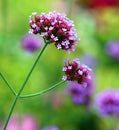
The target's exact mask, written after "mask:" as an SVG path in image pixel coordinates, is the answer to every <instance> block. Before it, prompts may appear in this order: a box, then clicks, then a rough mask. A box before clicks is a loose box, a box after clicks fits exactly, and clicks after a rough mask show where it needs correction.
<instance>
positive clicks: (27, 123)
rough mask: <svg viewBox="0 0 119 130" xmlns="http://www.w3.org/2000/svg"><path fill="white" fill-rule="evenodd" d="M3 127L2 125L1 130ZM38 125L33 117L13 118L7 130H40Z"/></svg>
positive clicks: (16, 116) (17, 116)
mask: <svg viewBox="0 0 119 130" xmlns="http://www.w3.org/2000/svg"><path fill="white" fill-rule="evenodd" d="M2 127H3V125H1V127H0V130H2ZM38 129H39V128H38V123H37V121H36V119H35V118H34V117H33V116H31V115H27V116H22V115H21V116H19V115H15V116H13V117H12V118H11V119H10V121H9V123H8V126H7V129H6V130H38Z"/></svg>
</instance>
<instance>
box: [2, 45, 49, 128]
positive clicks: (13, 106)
mask: <svg viewBox="0 0 119 130" xmlns="http://www.w3.org/2000/svg"><path fill="white" fill-rule="evenodd" d="M47 45H48V44H47V43H45V46H44V47H43V49H42V50H41V52H40V54H39V55H38V57H37V59H36V60H35V62H34V64H33V66H32V68H31V69H30V71H29V73H28V75H27V77H26V79H25V81H24V83H23V85H22V86H21V88H20V90H19V92H18V94H17V95H16V97H15V99H14V102H13V104H12V106H11V109H10V111H9V114H8V117H7V119H6V122H5V125H4V130H6V128H7V125H8V122H9V120H10V117H11V115H12V113H13V110H14V108H15V106H16V103H17V101H18V98H19V96H20V94H21V92H22V91H23V89H24V87H25V85H26V83H27V81H28V79H29V78H30V75H31V73H32V72H33V70H34V68H35V66H36V64H37V62H38V60H39V59H40V57H41V55H42V54H43V52H44V50H45V48H46V46H47Z"/></svg>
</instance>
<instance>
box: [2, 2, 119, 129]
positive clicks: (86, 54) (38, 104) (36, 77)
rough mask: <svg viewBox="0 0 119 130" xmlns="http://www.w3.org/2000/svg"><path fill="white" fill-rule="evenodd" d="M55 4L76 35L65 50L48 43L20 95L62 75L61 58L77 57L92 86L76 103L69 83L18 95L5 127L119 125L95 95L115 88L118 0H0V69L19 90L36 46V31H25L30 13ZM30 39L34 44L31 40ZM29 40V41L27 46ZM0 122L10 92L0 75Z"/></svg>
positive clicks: (39, 41) (38, 41)
mask: <svg viewBox="0 0 119 130" xmlns="http://www.w3.org/2000/svg"><path fill="white" fill-rule="evenodd" d="M54 10H56V11H57V12H60V13H66V14H67V16H68V17H69V18H70V19H71V20H73V21H74V24H75V28H76V31H77V33H78V36H79V37H80V39H81V40H80V41H79V43H78V45H77V46H76V51H75V52H73V53H70V54H67V53H66V52H64V51H59V50H57V49H56V47H55V46H54V45H53V44H51V45H49V46H48V47H47V49H46V51H45V53H44V54H43V55H42V57H41V59H40V61H39V62H38V64H37V66H36V68H35V70H34V71H33V73H32V75H31V77H30V79H29V81H28V83H27V85H26V87H25V89H24V91H23V92H22V95H23V94H24V95H25V94H31V93H35V92H38V91H41V90H44V89H46V88H48V87H50V86H52V85H54V84H55V83H57V82H59V81H61V79H62V75H63V72H62V67H63V61H64V59H65V58H71V59H73V58H79V59H80V61H81V63H85V64H86V65H88V66H89V67H90V68H92V70H93V81H92V82H93V83H92V84H93V91H92V92H91V94H89V96H88V98H87V100H90V101H89V104H88V106H87V105H86V104H85V103H76V102H73V100H72V95H71V94H70V93H68V92H67V91H69V89H68V84H63V85H61V86H59V87H58V88H57V89H55V90H53V91H51V92H49V93H46V94H44V95H42V96H38V97H33V98H29V99H20V100H19V101H18V103H17V105H16V107H15V110H14V113H13V115H12V119H11V121H10V123H9V128H8V130H19V127H20V129H22V130H118V125H119V124H118V122H119V120H118V118H119V117H116V118H115V117H112V116H108V117H102V115H101V114H99V112H98V110H97V108H96V105H95V99H96V95H97V94H98V93H100V92H102V91H104V90H107V89H116V90H117V91H118V90H119V76H118V74H119V1H118V0H45V1H44V0H34V1H32V2H31V1H29V0H16V1H14V0H0V72H2V73H3V74H4V75H5V77H6V79H7V80H8V81H9V83H10V84H11V85H12V86H13V88H14V89H15V91H16V92H18V90H19V88H20V86H21V85H22V83H23V81H24V79H25V78H26V76H27V74H28V72H29V70H30V68H31V66H32V64H33V62H34V60H35V59H36V57H37V55H38V53H39V51H40V49H41V47H42V46H43V45H44V43H43V39H42V38H41V37H40V36H38V35H37V36H34V35H33V36H31V35H29V34H28V31H29V29H30V27H29V16H30V15H31V14H32V13H33V12H37V13H38V14H40V13H42V12H45V13H48V12H50V11H54ZM31 41H32V43H34V46H32V44H31V43H30V42H31ZM31 46H32V47H31ZM0 88H1V91H0V99H1V100H0V124H1V127H2V124H3V123H4V120H5V118H6V116H7V115H8V112H9V109H10V106H11V104H12V102H13V99H14V96H13V95H12V93H11V92H10V90H9V89H8V87H7V86H6V84H5V83H4V81H3V80H2V78H0Z"/></svg>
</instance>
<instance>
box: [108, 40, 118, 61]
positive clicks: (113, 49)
mask: <svg viewBox="0 0 119 130" xmlns="http://www.w3.org/2000/svg"><path fill="white" fill-rule="evenodd" d="M106 52H107V54H108V55H109V56H111V57H113V58H115V59H117V60H119V41H110V42H108V43H107V44H106Z"/></svg>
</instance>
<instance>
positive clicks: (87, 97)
mask: <svg viewBox="0 0 119 130" xmlns="http://www.w3.org/2000/svg"><path fill="white" fill-rule="evenodd" d="M67 91H68V94H69V95H70V96H71V97H72V100H73V102H74V103H75V104H78V105H86V106H88V105H89V104H90V102H91V96H92V94H93V91H94V83H93V79H87V80H86V81H85V82H84V83H83V84H79V83H77V82H76V81H74V82H71V81H70V82H69V83H68V87H67Z"/></svg>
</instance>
